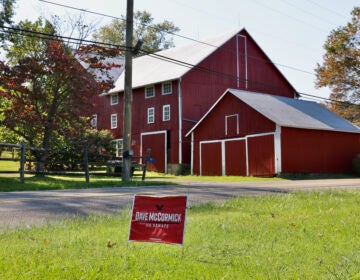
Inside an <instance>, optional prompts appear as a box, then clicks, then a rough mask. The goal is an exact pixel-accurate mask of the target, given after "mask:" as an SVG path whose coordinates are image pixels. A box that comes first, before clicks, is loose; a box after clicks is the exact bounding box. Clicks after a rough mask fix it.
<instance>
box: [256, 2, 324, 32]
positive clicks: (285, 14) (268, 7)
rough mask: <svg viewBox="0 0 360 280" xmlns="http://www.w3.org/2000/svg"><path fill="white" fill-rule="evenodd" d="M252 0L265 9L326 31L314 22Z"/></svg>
mask: <svg viewBox="0 0 360 280" xmlns="http://www.w3.org/2000/svg"><path fill="white" fill-rule="evenodd" d="M253 1H254V2H255V3H256V4H258V5H260V6H263V7H265V8H266V9H268V10H271V11H273V12H275V13H278V14H281V15H283V16H286V17H288V18H290V19H292V20H295V21H298V22H301V23H302V24H305V25H308V26H311V27H312V28H316V29H318V30H321V31H325V32H328V30H325V29H323V28H319V27H318V26H316V25H314V24H311V23H308V22H306V21H303V20H301V19H298V18H296V17H293V16H290V15H288V14H287V13H284V12H282V11H279V10H277V9H274V8H273V7H271V6H268V5H265V4H263V3H260V2H259V1H257V0H253Z"/></svg>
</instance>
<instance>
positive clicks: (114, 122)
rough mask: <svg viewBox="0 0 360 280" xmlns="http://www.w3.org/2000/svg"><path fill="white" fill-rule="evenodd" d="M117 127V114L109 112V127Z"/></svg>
mask: <svg viewBox="0 0 360 280" xmlns="http://www.w3.org/2000/svg"><path fill="white" fill-rule="evenodd" d="M114 128H117V114H111V129H114Z"/></svg>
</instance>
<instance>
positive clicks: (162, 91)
mask: <svg viewBox="0 0 360 280" xmlns="http://www.w3.org/2000/svg"><path fill="white" fill-rule="evenodd" d="M166 84H170V92H164V85H166ZM161 94H162V95H168V94H172V81H167V82H163V83H161Z"/></svg>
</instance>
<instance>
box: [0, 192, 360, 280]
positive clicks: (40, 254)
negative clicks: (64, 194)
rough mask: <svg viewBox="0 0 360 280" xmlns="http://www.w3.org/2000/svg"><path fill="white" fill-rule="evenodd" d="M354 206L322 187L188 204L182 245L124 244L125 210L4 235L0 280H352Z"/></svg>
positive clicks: (358, 262)
mask: <svg viewBox="0 0 360 280" xmlns="http://www.w3.org/2000/svg"><path fill="white" fill-rule="evenodd" d="M359 204H360V193H359V192H356V191H341V192H340V191H339V192H330V191H326V192H303V193H300V192H296V193H290V194H278V195H271V196H261V197H239V198H235V199H231V200H228V201H226V202H224V203H222V204H206V205H202V206H196V207H194V206H193V207H191V208H190V209H189V210H188V213H187V221H186V231H185V245H184V247H183V248H182V247H180V246H171V245H164V244H152V243H127V235H128V230H129V219H130V211H129V209H127V210H126V211H124V212H122V213H121V214H118V215H115V216H105V217H96V216H91V217H88V218H86V219H81V218H77V219H67V220H61V221H58V222H55V223H54V224H51V225H50V224H49V225H46V226H42V227H31V228H18V229H5V230H2V231H0V240H1V248H2V249H1V250H0V259H1V262H0V279H360V273H359V267H360V226H359V224H358V222H359V216H360V207H359ZM108 241H110V242H111V243H116V245H114V246H113V247H112V248H108V247H107V246H106V244H107V242H108Z"/></svg>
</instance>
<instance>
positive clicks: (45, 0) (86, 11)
mask: <svg viewBox="0 0 360 280" xmlns="http://www.w3.org/2000/svg"><path fill="white" fill-rule="evenodd" d="M39 1H40V2H44V3H48V4H51V5H55V6H60V7H64V8H68V9H72V10H76V11H81V12H85V13H90V14H94V15H99V16H103V17H109V18H112V19H117V20H122V21H126V19H124V18H123V17H115V16H111V15H107V14H103V13H98V12H94V11H90V10H86V9H81V8H76V7H73V6H69V5H63V4H59V3H55V2H52V1H48V0H39ZM144 25H145V26H148V27H150V28H151V27H152V26H150V25H146V24H144ZM164 32H165V33H167V34H169V35H172V36H176V37H179V38H182V39H186V40H189V41H192V42H195V43H200V44H203V45H206V46H210V47H213V48H215V49H218V48H220V47H221V46H216V45H214V44H210V43H207V42H204V41H201V40H197V39H194V38H191V37H188V36H184V35H181V34H177V33H174V32H171V31H164ZM222 49H224V50H226V51H229V52H232V53H234V50H231V49H228V48H224V47H222ZM240 55H242V56H245V54H240ZM247 57H248V58H252V59H255V60H258V61H263V62H265V63H270V64H274V65H277V66H280V67H283V68H288V69H290V70H294V71H298V72H302V73H306V74H309V75H313V76H314V75H315V73H314V72H310V71H308V70H304V69H300V68H297V67H293V66H289V65H286V64H281V63H277V62H273V61H270V60H266V59H262V58H259V57H255V56H251V55H247Z"/></svg>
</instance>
